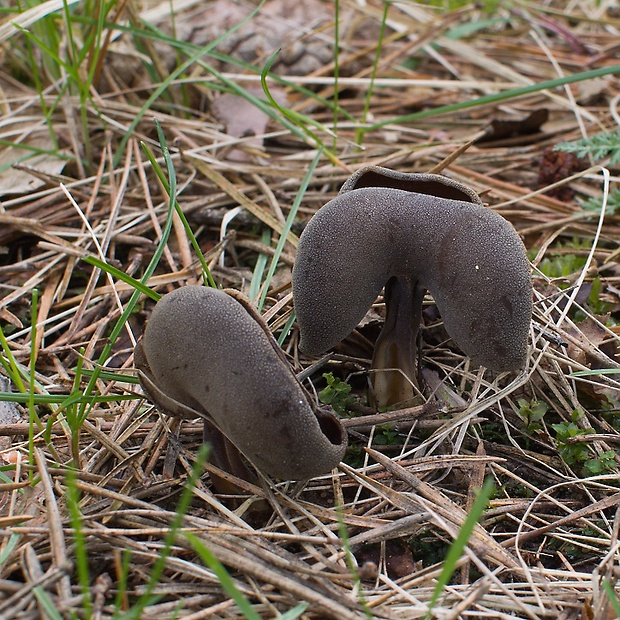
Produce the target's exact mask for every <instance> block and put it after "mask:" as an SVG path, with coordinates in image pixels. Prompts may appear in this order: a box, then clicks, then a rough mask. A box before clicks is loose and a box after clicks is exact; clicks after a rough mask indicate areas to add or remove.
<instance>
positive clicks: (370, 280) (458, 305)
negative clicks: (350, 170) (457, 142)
mask: <svg viewBox="0 0 620 620" xmlns="http://www.w3.org/2000/svg"><path fill="white" fill-rule="evenodd" d="M365 170H367V169H365ZM379 170H382V169H379ZM373 174H374V173H373ZM398 175H401V173H396V176H398ZM401 176H403V177H404V176H408V177H415V176H418V175H401ZM419 176H421V177H427V178H428V177H437V175H419ZM371 178H372V175H371ZM430 180H431V182H432V183H435V179H432V178H431V179H430ZM358 181H361V183H362V185H363V184H364V182H365V181H364V176H363V175H360V177H359V178H358ZM381 182H382V183H386V181H385V179H384V178H382V179H381ZM389 182H390V181H388V182H387V183H389ZM398 183H400V181H398V179H397V180H396V182H395V183H394V184H398ZM450 185H451V187H455V186H460V187H464V186H461V185H460V184H457V183H454V182H451V184H450ZM351 188H352V189H351ZM343 189H345V190H346V191H344V192H341V193H340V195H339V196H337V197H336V198H335V199H334V200H332V201H330V202H328V203H327V204H326V205H325V206H324V207H323V208H321V209H320V210H319V211H318V212H317V213H316V214H315V216H314V217H313V218H312V219H311V220H310V222H309V223H308V225H307V226H306V228H305V230H304V232H303V233H302V235H301V238H300V242H299V247H298V249H297V257H296V261H295V267H294V270H293V298H294V304H295V312H296V314H297V320H298V324H299V329H300V335H301V340H300V345H299V346H300V349H301V350H302V351H304V352H306V353H308V354H319V353H322V352H323V351H325V350H327V349H330V348H332V347H333V346H335V345H336V344H337V343H338V342H339V341H341V340H342V339H344V338H345V337H346V336H347V335H348V334H349V333H350V332H351V331H352V330H353V329H354V328H355V327H356V326H357V325H358V323H359V322H360V321H361V320H362V319H363V317H364V315H365V314H366V312H367V311H368V309H369V308H370V306H371V305H372V303H373V302H374V301H375V299H376V297H377V295H378V294H379V292H380V291H381V289H382V288H383V286H384V285H385V284H386V282H387V281H388V280H389V279H390V278H392V277H396V278H399V279H403V280H408V281H409V283H410V286H409V288H410V290H415V289H416V287H419V286H422V287H424V288H427V289H428V290H429V291H430V292H431V294H432V295H433V297H434V299H435V301H436V303H437V307H438V308H439V311H440V312H441V315H442V317H443V320H444V323H445V327H446V330H447V331H448V333H449V334H450V336H451V337H452V338H453V339H454V340H455V341H456V343H457V344H458V345H459V346H460V347H461V349H462V350H463V351H464V352H465V353H466V354H467V355H468V356H469V357H471V358H472V360H473V361H474V362H475V363H477V364H480V365H483V366H486V367H488V368H490V369H492V370H495V371H504V370H517V369H519V368H522V367H523V366H524V365H525V361H526V357H527V337H528V332H529V325H530V319H531V312H532V286H531V278H530V272H529V264H528V261H527V257H526V254H525V248H524V246H523V243H522V241H521V239H520V237H519V235H518V234H517V232H516V231H515V230H514V228H513V227H512V226H511V225H510V224H509V223H508V222H507V221H506V220H505V219H504V218H503V217H501V216H500V215H499V214H497V213H495V212H493V211H490V210H488V209H486V208H485V207H483V206H482V205H481V204H480V201H479V199H478V200H477V201H476V202H475V203H474V202H466V201H465V200H464V199H463V200H453V199H450V198H444V197H437V196H433V195H430V194H426V193H418V192H413V191H406V190H403V189H398V188H393V187H385V186H384V187H376V186H373V187H355V183H348V184H345V186H344V187H343ZM457 189H458V188H457ZM450 191H452V190H450ZM455 191H456V190H455ZM469 192H471V194H470V193H469ZM472 194H473V190H468V191H467V192H465V193H464V194H461V195H462V196H463V198H468V197H469V198H471V199H472V200H473V196H472ZM473 195H475V194H473Z"/></svg>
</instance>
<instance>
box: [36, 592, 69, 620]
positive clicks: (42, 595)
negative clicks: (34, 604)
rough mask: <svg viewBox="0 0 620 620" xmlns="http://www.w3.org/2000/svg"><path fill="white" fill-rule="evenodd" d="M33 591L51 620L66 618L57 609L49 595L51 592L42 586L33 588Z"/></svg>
mask: <svg viewBox="0 0 620 620" xmlns="http://www.w3.org/2000/svg"><path fill="white" fill-rule="evenodd" d="M32 593H33V594H34V595H35V597H36V599H37V601H38V602H39V605H41V607H42V609H43V611H44V612H45V615H46V616H47V617H48V618H49V619H50V620H64V618H63V617H62V615H61V614H60V612H59V611H58V610H57V609H56V606H55V605H54V603H53V602H52V599H51V598H50V597H49V594H48V593H47V592H46V591H45V590H44V589H43V588H42V587H41V586H36V587H35V588H33V589H32Z"/></svg>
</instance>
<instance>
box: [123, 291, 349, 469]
mask: <svg viewBox="0 0 620 620" xmlns="http://www.w3.org/2000/svg"><path fill="white" fill-rule="evenodd" d="M232 295H234V292H232V291H231V292H230V294H228V293H226V292H224V291H219V290H216V289H213V288H206V287H202V286H185V287H183V288H180V289H177V290H175V291H173V292H172V293H168V294H167V295H164V297H162V298H161V299H160V300H159V301H158V303H157V305H156V306H155V309H154V310H153V314H152V315H151V317H150V319H149V321H148V323H147V326H146V329H145V331H144V335H143V337H142V339H141V341H140V342H139V343H138V344H137V345H136V349H135V354H134V358H135V364H136V366H137V367H138V369H139V376H140V381H141V383H142V386H143V388H144V391H145V392H146V394H147V395H148V396H149V398H150V399H151V400H152V401H153V402H154V403H155V405H156V406H157V407H158V408H160V409H161V410H162V411H163V412H165V413H169V414H171V415H175V416H180V417H184V418H188V417H189V418H196V417H202V418H203V419H205V420H206V421H207V423H208V436H209V438H210V440H211V441H215V442H216V443H217V444H218V445H216V446H215V448H216V454H217V455H218V457H219V459H220V462H219V463H216V464H218V466H220V467H223V468H224V469H228V470H229V471H233V473H237V474H239V475H242V476H243V477H246V478H247V476H245V475H244V472H243V464H242V461H241V460H240V458H239V455H238V453H236V454H235V448H236V449H237V450H238V451H240V452H241V453H242V454H243V455H244V456H245V457H246V458H247V460H248V461H250V462H251V463H252V464H253V465H254V466H255V467H257V468H258V469H259V470H261V471H263V472H264V473H266V474H268V475H270V476H272V477H274V478H278V479H283V480H304V479H308V478H312V477H314V476H318V475H321V474H325V473H327V472H329V471H330V470H332V469H333V468H334V467H336V465H337V464H338V463H339V462H340V460H341V458H342V456H343V454H344V451H345V448H346V443H347V437H346V433H345V431H344V429H343V427H342V425H341V424H340V422H339V420H338V419H337V418H336V417H335V416H334V415H333V414H332V413H331V412H327V411H323V410H321V409H319V408H318V407H316V406H315V405H314V404H313V402H312V400H311V399H310V397H309V396H308V395H307V394H306V392H305V390H304V389H303V388H302V386H301V384H300V383H299V381H298V380H297V379H296V377H295V375H294V374H293V371H292V369H291V368H290V366H289V365H288V363H287V361H286V358H285V357H284V354H283V352H282V351H281V349H280V348H279V347H278V345H277V343H276V342H275V340H274V339H273V337H272V335H271V334H270V332H269V330H268V329H267V327H266V325H265V324H264V322H263V321H262V319H261V318H260V316H259V315H258V314H257V313H256V312H255V311H253V310H252V308H251V307H250V306H249V304H245V303H242V302H241V301H240V300H238V299H236V298H234V297H233V296H232ZM219 433H222V434H223V436H224V437H225V441H224V442H223V444H221V443H220V441H219V439H218V437H219ZM239 472H240V473H239Z"/></svg>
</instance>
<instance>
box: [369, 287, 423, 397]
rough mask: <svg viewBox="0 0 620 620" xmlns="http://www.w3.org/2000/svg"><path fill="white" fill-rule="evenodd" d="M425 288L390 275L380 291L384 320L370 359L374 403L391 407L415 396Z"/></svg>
mask: <svg viewBox="0 0 620 620" xmlns="http://www.w3.org/2000/svg"><path fill="white" fill-rule="evenodd" d="M425 293H426V289H425V288H424V287H423V286H421V285H419V284H418V282H412V281H411V279H410V278H400V277H396V276H395V277H392V278H390V279H389V280H388V281H387V283H386V285H385V291H384V293H383V299H384V301H385V310H386V314H385V323H384V326H383V329H382V330H381V333H380V334H379V337H378V338H377V342H376V343H375V352H374V355H373V358H372V367H373V368H374V369H375V372H374V373H373V375H372V386H373V399H374V401H375V403H374V404H375V405H377V404H381V405H382V406H386V407H390V406H392V405H395V404H397V403H401V402H403V401H406V400H411V399H412V398H413V397H414V396H415V387H417V384H418V382H417V378H416V358H417V343H416V340H417V336H418V329H419V326H420V320H421V318H422V301H423V300H424V295H425Z"/></svg>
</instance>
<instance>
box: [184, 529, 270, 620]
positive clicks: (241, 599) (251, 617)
mask: <svg viewBox="0 0 620 620" xmlns="http://www.w3.org/2000/svg"><path fill="white" fill-rule="evenodd" d="M183 536H185V538H187V540H188V542H189V543H190V545H191V546H192V548H193V549H194V551H195V552H196V553H197V554H198V555H199V556H200V559H201V560H202V561H203V562H204V563H205V564H206V565H207V566H208V567H209V568H210V569H211V570H212V571H213V572H214V573H215V576H216V577H217V578H218V581H219V582H220V584H221V586H222V588H224V591H225V592H226V594H228V596H230V598H231V599H232V600H233V601H235V603H236V605H237V607H238V608H239V609H240V610H241V613H242V614H243V616H244V618H246V620H261V616H260V615H259V614H258V613H256V611H254V608H253V607H252V604H251V603H250V601H249V600H248V599H247V598H246V597H245V595H244V594H243V592H241V591H240V590H239V589H238V588H237V586H235V582H234V581H233V580H232V578H231V576H230V575H229V574H228V571H227V570H226V568H224V565H223V564H222V563H221V562H220V561H219V560H218V559H217V558H216V557H215V556H214V555H213V553H211V551H210V550H209V549H208V548H207V546H206V545H205V544H204V543H203V542H202V541H201V540H200V538H198V537H197V536H196V535H194V534H192V533H191V532H184V533H183Z"/></svg>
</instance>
